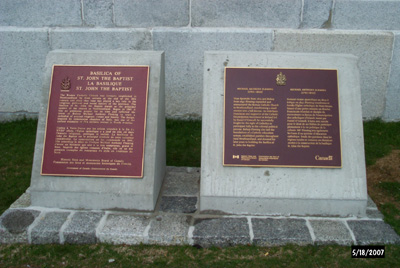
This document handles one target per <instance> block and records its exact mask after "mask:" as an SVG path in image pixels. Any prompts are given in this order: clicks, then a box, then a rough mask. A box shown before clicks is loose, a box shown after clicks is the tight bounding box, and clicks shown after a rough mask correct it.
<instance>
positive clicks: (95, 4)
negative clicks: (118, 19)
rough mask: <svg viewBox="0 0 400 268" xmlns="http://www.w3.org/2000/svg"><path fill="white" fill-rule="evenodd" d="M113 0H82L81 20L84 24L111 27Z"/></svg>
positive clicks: (112, 24) (112, 23)
mask: <svg viewBox="0 0 400 268" xmlns="http://www.w3.org/2000/svg"><path fill="white" fill-rule="evenodd" d="M113 2H114V1H113V0H83V19H84V20H83V22H84V24H85V25H86V26H101V27H112V26H114V22H113V19H114V18H113Z"/></svg>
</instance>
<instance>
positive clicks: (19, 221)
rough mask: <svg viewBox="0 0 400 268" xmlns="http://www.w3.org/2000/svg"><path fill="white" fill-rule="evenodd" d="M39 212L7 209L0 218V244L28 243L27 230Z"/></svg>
mask: <svg viewBox="0 0 400 268" xmlns="http://www.w3.org/2000/svg"><path fill="white" fill-rule="evenodd" d="M39 214H40V211H37V210H31V209H27V210H25V209H8V210H6V212H4V213H3V215H1V217H0V244H5V243H28V228H29V226H30V225H31V224H32V223H33V222H34V221H35V219H36V218H37V217H38V216H39Z"/></svg>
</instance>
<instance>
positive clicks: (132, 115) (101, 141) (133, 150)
mask: <svg viewBox="0 0 400 268" xmlns="http://www.w3.org/2000/svg"><path fill="white" fill-rule="evenodd" d="M148 81H149V66H100V65H94V66H84V65H54V66H53V71H52V79H51V83H50V93H49V94H50V95H49V103H48V110H47V120H46V130H45V139H44V148H43V158H42V169H41V175H52V176H88V177H132V178H141V177H143V165H144V144H145V129H146V111H147V95H148Z"/></svg>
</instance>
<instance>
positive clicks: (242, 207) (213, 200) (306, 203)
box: [200, 196, 365, 216]
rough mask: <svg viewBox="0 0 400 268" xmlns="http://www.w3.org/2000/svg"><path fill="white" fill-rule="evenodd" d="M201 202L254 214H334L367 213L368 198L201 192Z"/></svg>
mask: <svg viewBox="0 0 400 268" xmlns="http://www.w3.org/2000/svg"><path fill="white" fill-rule="evenodd" d="M200 204H201V210H202V211H204V210H206V211H208V210H211V211H214V210H216V209H218V210H220V211H223V212H231V213H232V212H234V213H238V212H241V213H243V214H251V215H284V216H295V215H301V216H309V215H311V216H324V215H327V211H329V215H330V216H343V215H363V216H365V200H329V199H289V198H252V197H219V196H218V197H214V196H201V199H200ZM216 204H218V205H217V206H216ZM357 209H358V211H357Z"/></svg>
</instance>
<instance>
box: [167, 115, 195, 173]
mask: <svg viewBox="0 0 400 268" xmlns="http://www.w3.org/2000/svg"><path fill="white" fill-rule="evenodd" d="M166 132H167V133H166V136H167V166H189V167H200V156H201V121H182V120H173V119H168V120H167V122H166Z"/></svg>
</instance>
